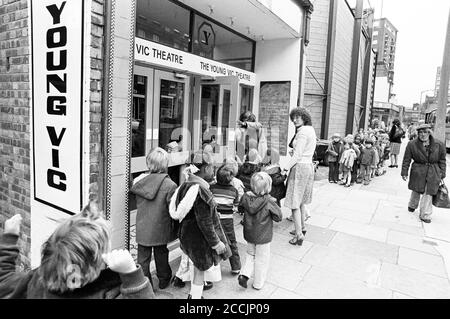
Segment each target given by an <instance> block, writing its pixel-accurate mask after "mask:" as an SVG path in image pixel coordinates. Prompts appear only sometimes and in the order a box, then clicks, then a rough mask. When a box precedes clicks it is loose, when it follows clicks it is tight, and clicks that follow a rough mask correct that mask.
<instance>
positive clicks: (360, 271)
mask: <svg viewBox="0 0 450 319" xmlns="http://www.w3.org/2000/svg"><path fill="white" fill-rule="evenodd" d="M302 262H304V263H306V264H309V265H313V266H318V267H321V268H323V269H329V270H330V271H333V272H336V273H340V274H342V275H346V276H347V277H351V278H354V279H358V280H360V281H363V282H373V283H376V281H377V278H378V273H379V270H380V267H381V261H380V260H378V259H375V258H370V257H365V256H358V255H354V254H349V253H346V252H343V251H341V250H337V249H335V248H332V247H326V246H322V245H314V247H313V248H311V249H310V250H309V251H308V253H307V254H306V255H305V256H304V257H303V258H302Z"/></svg>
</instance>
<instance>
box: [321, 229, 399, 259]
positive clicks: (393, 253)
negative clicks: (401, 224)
mask: <svg viewBox="0 0 450 319" xmlns="http://www.w3.org/2000/svg"><path fill="white" fill-rule="evenodd" d="M328 246H329V247H333V248H336V249H338V250H339V251H342V252H345V253H350V254H354V255H358V256H365V257H371V258H375V259H378V260H382V261H386V262H390V263H393V264H396V263H397V259H398V249H399V247H398V246H395V245H390V244H386V243H382V242H379V241H376V240H371V239H366V238H362V237H358V236H352V235H349V234H344V233H340V232H338V233H337V234H336V236H334V238H333V239H332V240H331V242H330V244H329V245H328Z"/></svg>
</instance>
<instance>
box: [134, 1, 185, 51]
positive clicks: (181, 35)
mask: <svg viewBox="0 0 450 319" xmlns="http://www.w3.org/2000/svg"><path fill="white" fill-rule="evenodd" d="M136 12H137V15H136V36H137V37H139V38H143V39H146V40H149V41H153V42H158V43H161V44H163V45H167V46H169V47H172V48H175V49H178V50H182V51H186V52H188V51H189V42H190V36H189V21H190V12H189V10H186V9H184V8H182V7H180V6H178V5H176V4H174V3H172V2H170V1H167V0H137V8H136Z"/></svg>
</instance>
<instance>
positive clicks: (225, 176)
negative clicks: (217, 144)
mask: <svg viewBox="0 0 450 319" xmlns="http://www.w3.org/2000/svg"><path fill="white" fill-rule="evenodd" d="M216 179H217V184H218V185H230V183H231V181H232V180H233V167H232V166H231V165H230V164H224V165H222V166H220V167H219V169H218V170H217V173H216Z"/></svg>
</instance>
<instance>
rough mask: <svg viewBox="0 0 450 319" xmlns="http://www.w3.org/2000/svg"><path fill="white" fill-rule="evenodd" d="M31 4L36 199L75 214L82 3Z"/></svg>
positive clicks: (79, 156)
mask: <svg viewBox="0 0 450 319" xmlns="http://www.w3.org/2000/svg"><path fill="white" fill-rule="evenodd" d="M30 4H31V42H32V68H33V82H32V83H33V85H32V103H33V115H32V116H33V167H34V197H35V200H37V201H39V202H42V203H44V204H47V205H49V206H51V207H54V208H56V209H58V210H61V211H64V212H67V213H69V214H74V213H77V212H79V211H80V207H81V196H82V189H81V188H82V182H81V177H82V174H81V172H82V170H81V167H82V166H81V165H82V154H83V152H82V140H81V138H82V110H83V82H82V81H83V45H84V44H83V32H84V11H83V10H84V1H83V0H81V1H80V0H66V1H62V0H39V1H30Z"/></svg>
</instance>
